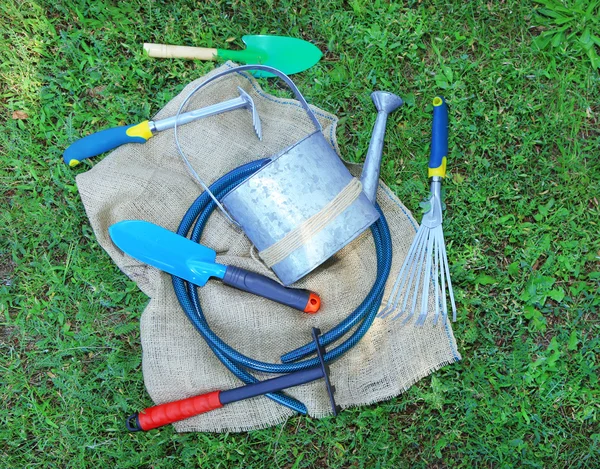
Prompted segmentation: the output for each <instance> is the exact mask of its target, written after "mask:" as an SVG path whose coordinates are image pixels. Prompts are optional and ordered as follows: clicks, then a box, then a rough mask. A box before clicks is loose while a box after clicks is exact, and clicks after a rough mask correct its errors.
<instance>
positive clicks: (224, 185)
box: [173, 159, 392, 414]
mask: <svg viewBox="0 0 600 469" xmlns="http://www.w3.org/2000/svg"><path fill="white" fill-rule="evenodd" d="M270 161H271V160H270V159H262V160H257V161H253V162H251V163H247V164H245V165H242V166H240V167H238V168H236V169H234V170H232V171H230V172H229V173H227V174H225V175H224V176H222V177H221V178H220V179H218V180H217V181H216V182H214V183H213V184H212V185H211V186H210V190H211V191H212V193H213V194H214V195H215V196H216V198H217V199H221V198H223V197H224V196H225V194H227V193H228V192H229V191H230V190H232V189H234V188H235V187H236V186H237V185H238V184H240V183H242V182H243V181H245V180H246V179H247V178H248V177H250V176H251V175H252V174H254V173H255V172H256V171H258V170H259V169H260V168H262V167H263V166H265V165H266V164H267V163H269V162H270ZM215 207H216V204H215V202H214V201H213V200H212V199H211V197H210V196H209V195H208V194H207V193H206V192H203V193H202V194H201V195H200V196H199V197H198V198H197V199H196V200H195V201H194V203H193V204H192V205H191V206H190V208H189V209H188V211H187V212H186V214H185V215H184V217H183V219H182V221H181V224H180V225H179V228H178V230H177V234H179V235H181V236H187V235H188V233H189V232H190V230H191V235H190V239H191V240H193V241H195V242H199V241H200V237H201V236H202V232H203V230H204V228H205V226H206V223H207V221H208V219H209V217H210V215H211V214H212V212H213V210H214V209H215ZM376 208H377V210H378V211H379V215H380V217H379V219H378V220H377V222H375V223H374V224H373V225H372V226H371V233H372V234H373V240H374V242H375V249H376V255H377V276H376V278H375V282H374V283H373V287H372V288H371V291H370V292H369V293H368V294H367V296H366V297H365V299H364V300H363V302H362V303H361V304H360V305H359V306H358V308H356V310H354V311H353V312H352V313H351V314H350V315H349V316H348V317H347V318H346V319H344V320H343V321H342V322H341V323H340V324H338V325H337V326H336V327H334V328H333V329H331V330H330V331H328V332H326V333H325V334H323V335H322V336H321V338H320V344H321V345H322V346H323V347H327V346H328V345H329V344H330V343H332V342H334V341H336V340H338V339H340V338H341V337H343V336H344V335H346V334H347V333H348V332H350V330H351V329H352V328H354V327H355V326H357V327H356V329H355V330H354V332H352V334H351V335H350V336H349V337H348V338H347V339H346V340H344V341H343V342H342V343H340V344H339V345H337V346H336V347H334V348H332V349H331V350H328V351H327V353H326V354H325V356H324V358H325V361H326V362H330V361H332V360H334V359H336V358H338V357H340V356H341V355H343V354H344V353H346V352H347V351H348V350H350V349H351V348H352V347H354V346H355V345H356V344H357V343H358V341H359V340H360V339H361V338H362V337H363V336H364V335H365V333H366V332H367V330H368V329H369V327H370V326H371V324H372V323H373V320H374V319H375V316H376V315H377V312H378V309H379V306H380V304H381V301H382V298H383V291H384V288H385V284H386V281H387V278H388V276H389V273H390V268H391V265H392V241H391V236H390V232H389V228H388V226H387V222H386V220H385V217H384V215H383V212H382V211H381V209H380V208H379V207H378V206H376ZM173 288H174V290H175V294H176V295H177V298H178V300H179V303H180V304H181V307H182V308H183V311H184V312H185V314H186V315H187V317H188V318H189V320H190V321H191V322H192V324H193V325H194V326H195V327H196V329H197V330H198V332H199V333H200V335H202V337H203V338H204V340H205V341H206V342H207V344H208V346H209V347H210V348H211V350H212V351H213V352H214V354H215V355H216V356H217V358H218V359H219V360H220V361H221V362H222V363H223V365H225V366H226V367H227V368H228V369H229V370H230V371H231V372H232V373H233V374H234V375H235V376H236V377H237V378H238V379H240V380H241V381H243V382H244V383H246V384H250V383H255V382H257V381H258V380H257V379H256V378H254V376H252V375H251V374H250V373H248V372H247V371H246V369H251V370H255V371H262V372H267V373H290V372H294V371H298V370H304V369H307V368H311V367H314V366H318V364H319V359H318V358H317V357H315V358H311V359H307V360H304V361H299V360H301V359H302V358H305V357H306V356H308V355H311V354H313V353H315V350H316V347H315V344H314V343H309V344H307V345H305V346H303V347H300V348H298V349H296V350H293V351H291V352H289V353H286V354H285V355H283V356H282V357H281V360H282V362H283V363H266V362H262V361H259V360H254V359H252V358H250V357H247V356H245V355H243V354H241V353H240V352H238V351H237V350H235V349H233V348H232V347H231V346H229V345H228V344H226V343H225V342H224V341H223V340H221V339H220V338H219V337H218V336H217V335H216V334H215V333H214V332H213V331H212V330H211V328H210V326H209V324H208V322H207V321H206V318H205V317H204V313H203V311H202V307H201V305H200V298H199V296H198V291H197V288H196V287H195V286H194V285H192V284H190V283H188V282H186V281H185V280H182V279H181V278H178V277H173ZM266 396H267V397H269V398H270V399H272V400H274V401H275V402H278V403H279V404H282V405H284V406H286V407H288V408H290V409H292V410H294V411H296V412H299V413H301V414H306V413H307V409H306V407H305V406H304V404H302V403H301V402H299V401H298V400H296V399H293V398H291V397H289V396H287V395H285V394H283V393H270V394H266Z"/></svg>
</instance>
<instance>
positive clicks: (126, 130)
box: [63, 121, 152, 167]
mask: <svg viewBox="0 0 600 469" xmlns="http://www.w3.org/2000/svg"><path fill="white" fill-rule="evenodd" d="M150 137H152V131H151V130H150V122H149V121H144V122H141V123H139V124H132V125H127V126H123V127H115V128H113V129H106V130H101V131H100V132H96V133H94V134H92V135H88V136H87V137H83V138H82V139H79V140H77V141H76V142H74V143H73V144H71V145H70V146H69V148H67V149H66V150H65V152H64V153H63V160H64V161H65V163H66V164H68V165H69V166H71V167H74V166H77V165H78V164H79V163H81V161H82V160H85V159H86V158H91V157H92V156H96V155H99V154H101V153H104V152H105V151H108V150H113V149H115V148H117V147H119V146H121V145H123V144H125V143H145V142H147V141H148V139H149V138H150Z"/></svg>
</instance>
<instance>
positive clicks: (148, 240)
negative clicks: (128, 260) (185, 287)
mask: <svg viewBox="0 0 600 469" xmlns="http://www.w3.org/2000/svg"><path fill="white" fill-rule="evenodd" d="M108 232H109V234H110V237H111V239H112V240H113V242H114V243H115V245H116V246H117V247H118V248H119V249H120V250H121V251H123V252H124V253H125V254H127V255H129V256H131V257H133V258H134V259H137V260H138V261H141V262H143V263H145V264H148V265H151V266H153V267H156V268H158V269H160V270H162V271H164V272H167V273H169V274H171V275H175V276H176V277H180V278H183V279H184V280H187V281H188V282H191V283H193V284H195V285H198V286H201V287H202V286H204V285H205V284H206V282H207V281H208V279H209V278H210V277H218V278H223V276H224V275H225V270H226V269H227V268H226V267H225V266H223V265H220V264H216V263H215V259H216V255H217V254H216V252H215V251H213V250H212V249H210V248H208V247H206V246H203V245H202V244H198V243H195V242H193V241H190V240H189V239H187V238H185V237H183V236H179V235H178V234H176V233H173V232H172V231H169V230H167V229H165V228H163V227H161V226H158V225H155V224H153V223H150V222H146V221H141V220H125V221H121V222H118V223H116V224H114V225H112V226H111V227H110V228H109V229H108Z"/></svg>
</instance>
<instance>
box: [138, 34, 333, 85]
mask: <svg viewBox="0 0 600 469" xmlns="http://www.w3.org/2000/svg"><path fill="white" fill-rule="evenodd" d="M242 41H243V42H244V44H246V46H247V48H246V49H245V50H227V49H213V48H207V47H186V46H172V45H167V44H144V50H146V51H147V52H148V55H149V56H150V57H161V58H182V59H199V60H215V59H222V60H233V61H234V62H238V63H243V64H262V65H268V66H270V67H274V68H277V69H279V70H280V71H282V72H283V73H285V74H286V75H291V74H293V73H298V72H302V71H304V70H306V69H307V68H310V67H312V66H313V65H315V64H316V63H317V62H318V61H319V60H320V59H321V57H322V56H323V54H322V53H321V51H320V50H319V48H318V47H317V46H315V45H314V44H311V43H310V42H307V41H303V40H302V39H296V38H293V37H286V36H268V35H258V36H243V37H242ZM252 74H253V75H254V76H256V77H273V76H275V75H274V74H272V73H269V72H267V71H266V70H254V71H252Z"/></svg>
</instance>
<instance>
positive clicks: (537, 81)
mask: <svg viewBox="0 0 600 469" xmlns="http://www.w3.org/2000/svg"><path fill="white" fill-rule="evenodd" d="M544 4H545V5H544ZM561 5H566V6H567V7H568V8H566V9H565V8H563V7H562V6H561ZM599 5H600V2H598V1H592V0H590V1H587V2H586V1H575V0H564V1H563V2H558V1H557V0H556V1H546V2H528V1H516V0H515V1H512V0H506V1H489V2H484V1H482V0H476V1H472V2H443V1H434V2H427V1H408V2H400V3H388V2H384V1H379V0H374V1H363V0H352V1H350V2H340V1H321V0H316V1H315V2H304V1H301V2H290V1H289V0H282V1H276V0H271V1H266V2H260V3H259V2H251V1H249V0H230V1H227V2H192V1H179V2H172V3H167V2H164V3H163V2H155V1H141V0H132V1H130V2H116V1H108V0H94V1H92V0H79V1H75V0H73V1H60V0H57V1H54V2H51V1H10V0H9V1H7V2H6V1H5V2H2V3H0V32H1V34H0V41H2V42H1V44H0V103H1V104H2V107H1V108H2V112H1V113H0V126H1V129H2V131H1V132H0V161H1V163H2V164H1V165H0V188H1V191H2V192H1V194H2V195H1V198H0V217H1V218H0V351H1V354H2V358H1V361H0V366H1V378H0V383H1V387H0V397H1V401H2V406H1V409H0V424H1V426H0V457H1V460H0V467H6V468H21V467H27V468H32V467H73V468H85V467H94V468H100V467H107V468H113V467H120V468H125V467H136V468H137V467H152V468H170V467H195V466H197V467H211V468H212V467H220V468H229V467H232V468H233V467H235V468H265V467H275V468H293V469H300V468H310V467H322V468H325V467H327V468H349V467H352V468H354V467H355V468H402V467H428V468H434V467H437V468H442V467H466V468H470V467H493V468H502V467H540V468H541V467H556V468H562V467H582V468H584V467H586V468H587V467H589V468H595V467H599V466H600V383H599V382H598V376H599V371H600V355H599V353H600V352H599V350H600V339H599V337H600V322H599V314H598V311H599V310H600V297H599V295H598V292H599V285H600V236H599V233H600V227H599V220H600V206H599V205H600V158H599V152H598V149H599V148H600V74H599V68H600V61H599V59H598V57H597V54H598V53H600V38H598V37H595V36H594V33H597V32H598V31H599V30H600V19H599V18H600V6H599ZM247 33H250V34H259V33H268V34H282V35H291V36H296V37H301V38H304V39H307V40H310V41H312V42H314V43H315V44H316V45H317V46H318V47H319V48H320V49H321V50H322V51H323V53H324V57H323V59H322V61H321V62H320V63H319V64H318V65H317V66H315V67H313V68H311V69H310V70H308V71H306V72H303V73H301V74H298V75H295V76H294V77H293V78H294V80H295V82H296V83H297V85H298V86H299V88H300V89H301V90H302V92H303V93H304V94H305V96H306V97H307V99H308V100H309V102H311V103H313V104H315V105H317V106H319V107H321V108H323V109H325V110H327V111H330V112H332V113H335V114H336V115H338V116H339V117H340V125H339V127H338V133H337V137H338V141H339V144H340V149H341V152H342V154H343V155H344V157H345V158H347V159H349V160H352V161H355V162H360V161H362V158H363V156H364V154H365V153H366V149H367V146H368V142H369V135H370V132H371V127H372V125H373V122H374V118H375V116H374V113H373V111H372V104H371V103H370V98H369V94H370V92H371V91H373V90H375V89H384V90H389V91H393V92H395V93H397V94H400V95H401V96H402V97H403V98H404V99H405V101H406V105H405V106H404V107H403V108H402V109H401V110H400V111H399V112H398V114H397V115H395V117H394V120H393V125H389V126H388V132H387V135H386V147H385V153H384V164H383V168H382V178H383V180H384V181H385V182H386V183H387V184H388V185H389V187H390V188H391V189H392V190H393V191H394V192H395V193H396V194H397V195H398V196H399V197H400V199H401V200H402V201H403V202H404V203H405V204H406V206H407V207H409V208H410V209H411V210H413V211H415V212H416V211H417V208H418V206H419V202H420V201H421V200H422V199H423V198H424V197H425V196H426V194H427V191H428V188H427V181H426V176H425V175H426V163H427V155H428V149H429V134H430V125H431V106H430V103H431V99H432V98H433V97H434V96H435V95H436V94H443V95H444V96H445V98H446V99H447V101H448V104H449V109H450V152H449V158H448V167H449V173H450V174H449V177H448V178H447V181H446V183H445V189H446V204H447V211H446V212H445V223H444V231H445V234H446V238H447V243H448V255H449V261H450V265H451V274H452V278H453V281H454V283H455V288H456V297H457V298H456V299H457V306H458V321H457V322H456V323H455V324H454V325H453V327H454V332H455V335H456V338H457V342H458V346H459V351H460V353H461V354H462V357H463V360H462V361H461V362H459V363H456V364H454V365H451V366H447V367H445V368H443V369H442V370H440V371H438V372H436V373H435V374H434V375H432V376H431V377H429V378H426V379H423V380H421V381H420V382H419V383H417V384H416V385H414V386H413V387H412V388H411V389H409V390H408V391H407V392H406V393H404V394H403V395H401V396H399V397H398V398H395V399H392V400H390V401H388V402H384V403H380V404H377V405H372V406H369V407H362V408H357V409H350V410H346V411H344V412H343V413H342V414H341V415H340V416H339V417H338V418H336V419H331V418H329V419H322V420H316V419H311V418H307V417H301V416H298V417H293V418H291V419H290V420H289V421H288V422H287V423H286V424H284V425H280V426H277V427H274V428H269V429H266V430H261V431H255V432H251V433H240V434H207V433H206V434H202V433H192V434H177V433H175V432H174V430H173V428H172V427H170V426H169V427H165V428H162V429H160V430H157V431H152V432H149V433H136V434H130V433H127V432H125V431H124V430H123V417H124V416H126V415H129V414H130V413H132V412H133V411H135V410H138V409H140V408H143V407H146V406H148V405H150V404H151V401H150V399H149V397H148V396H147V394H146V392H145V389H144V385H143V377H142V372H141V349H140V337H139V317H140V314H141V312H142V310H143V308H144V306H145V304H146V302H147V298H146V297H145V296H144V295H143V294H142V293H141V292H139V290H138V289H137V287H136V286H135V284H134V283H133V282H131V281H129V280H128V279H127V278H126V277H125V276H124V275H123V274H122V273H121V272H120V271H119V270H118V269H117V268H116V266H115V265H114V264H113V263H112V261H111V260H110V258H109V257H108V255H107V254H106V253H105V252H104V251H103V250H102V248H101V247H100V246H99V245H98V244H97V242H96V240H95V237H94V234H93V232H92V230H91V228H90V227H89V223H88V220H87V217H86V214H85V211H84V209H83V205H82V203H81V200H80V198H79V195H78V192H77V187H76V185H75V176H76V174H78V173H80V172H83V171H86V170H87V169H89V168H90V167H91V166H93V165H94V164H95V162H97V161H99V160H100V159H101V158H102V157H97V158H95V159H93V160H90V161H89V162H86V163H85V164H83V165H81V167H78V168H75V169H71V168H69V167H67V166H65V165H64V164H63V163H62V152H63V151H64V149H65V148H66V147H67V146H68V145H69V144H70V143H72V142H73V141H75V140H76V139H77V138H80V137H81V136H84V135H86V134H88V133H91V132H94V131H98V130H101V129H104V128H108V127H111V126H115V125H119V124H125V123H135V122H140V121H142V120H145V119H147V118H148V117H150V116H152V115H153V114H155V113H156V112H157V111H158V110H159V109H161V107H162V106H164V104H165V103H166V102H168V101H169V100H170V99H171V98H172V97H174V96H175V95H176V94H177V93H178V92H179V91H181V89H182V88H183V86H184V85H185V84H187V83H189V82H190V81H192V80H193V79H196V78H198V77H200V76H202V75H204V74H205V73H207V72H208V71H210V70H212V69H213V68H214V64H211V63H201V62H192V61H184V60H157V59H151V58H148V57H144V54H143V53H142V43H144V42H162V43H172V44H185V45H206V46H209V47H218V46H223V45H225V44H227V42H226V41H230V42H229V44H228V47H231V48H241V47H242V43H241V39H240V38H241V36H242V35H244V34H247ZM262 83H263V84H265V86H267V88H269V86H272V84H270V83H268V82H267V81H266V80H265V79H263V81H262ZM418 217H419V216H418Z"/></svg>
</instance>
